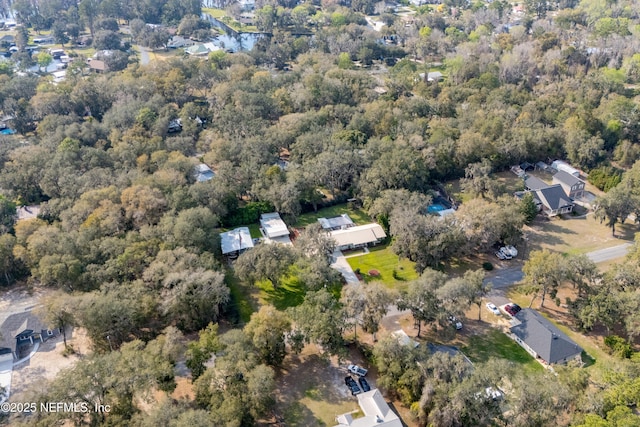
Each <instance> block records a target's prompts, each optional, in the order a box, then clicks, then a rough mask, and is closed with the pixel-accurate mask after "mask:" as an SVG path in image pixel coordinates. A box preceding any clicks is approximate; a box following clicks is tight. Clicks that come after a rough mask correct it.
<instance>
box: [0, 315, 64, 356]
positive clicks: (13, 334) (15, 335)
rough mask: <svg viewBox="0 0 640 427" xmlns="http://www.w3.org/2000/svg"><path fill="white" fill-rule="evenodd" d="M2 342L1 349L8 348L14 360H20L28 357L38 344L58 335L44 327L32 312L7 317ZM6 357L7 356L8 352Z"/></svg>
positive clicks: (2, 330) (0, 328)
mask: <svg viewBox="0 0 640 427" xmlns="http://www.w3.org/2000/svg"><path fill="white" fill-rule="evenodd" d="M0 332H1V333H2V341H0V348H2V349H4V348H8V349H9V351H10V353H11V355H12V357H13V359H14V360H18V359H20V358H22V357H24V356H25V355H27V354H28V353H29V352H30V351H31V350H32V348H33V346H34V345H35V344H36V343H42V342H45V341H46V340H48V339H49V338H51V337H54V336H56V335H57V332H58V331H57V330H56V331H53V330H51V329H48V328H47V327H45V326H44V325H43V323H42V322H41V321H40V319H39V318H38V317H37V316H36V315H35V314H33V313H32V312H30V311H26V312H22V313H16V314H12V315H11V316H9V317H7V318H6V319H5V321H4V322H3V323H2V325H1V326H0ZM2 351H3V352H4V357H2V360H4V359H5V358H8V356H6V350H2Z"/></svg>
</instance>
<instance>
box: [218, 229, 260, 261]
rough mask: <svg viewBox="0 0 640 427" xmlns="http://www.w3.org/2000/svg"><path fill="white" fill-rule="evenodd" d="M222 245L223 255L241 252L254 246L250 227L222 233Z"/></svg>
mask: <svg viewBox="0 0 640 427" xmlns="http://www.w3.org/2000/svg"><path fill="white" fill-rule="evenodd" d="M220 246H221V248H222V254H223V255H229V254H237V255H238V254H240V253H242V252H244V251H245V250H247V249H250V248H252V247H253V239H252V238H251V233H250V232H249V228H248V227H239V228H236V229H235V230H231V231H227V232H224V233H220Z"/></svg>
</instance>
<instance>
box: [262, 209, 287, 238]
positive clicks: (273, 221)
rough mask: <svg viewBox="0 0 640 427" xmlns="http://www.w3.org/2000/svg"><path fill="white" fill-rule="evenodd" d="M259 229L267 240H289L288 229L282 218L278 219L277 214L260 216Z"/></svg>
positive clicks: (278, 215)
mask: <svg viewBox="0 0 640 427" xmlns="http://www.w3.org/2000/svg"><path fill="white" fill-rule="evenodd" d="M260 229H261V231H262V234H264V236H265V237H266V238H267V239H272V240H273V239H276V238H279V237H287V239H288V238H289V228H288V227H287V224H285V223H284V221H283V220H282V218H280V214H279V213H278V212H271V213H266V214H262V215H260ZM289 242H290V241H289Z"/></svg>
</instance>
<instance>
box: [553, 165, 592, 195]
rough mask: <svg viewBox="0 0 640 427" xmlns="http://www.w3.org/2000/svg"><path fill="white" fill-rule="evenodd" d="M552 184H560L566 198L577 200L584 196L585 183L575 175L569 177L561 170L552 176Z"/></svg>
mask: <svg viewBox="0 0 640 427" xmlns="http://www.w3.org/2000/svg"><path fill="white" fill-rule="evenodd" d="M553 183H554V184H560V185H561V186H562V188H563V189H564V192H565V193H566V194H567V196H569V197H571V198H572V199H579V198H581V197H582V196H584V186H585V183H584V181H583V180H581V179H580V178H576V176H575V175H571V174H569V173H567V172H565V171H563V170H560V171H558V173H556V174H555V175H553Z"/></svg>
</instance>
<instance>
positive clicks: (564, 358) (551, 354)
mask: <svg viewBox="0 0 640 427" xmlns="http://www.w3.org/2000/svg"><path fill="white" fill-rule="evenodd" d="M514 323H515V325H514V326H512V327H511V337H512V338H513V339H514V340H515V341H516V342H517V343H518V344H520V346H521V347H522V348H524V349H525V350H527V352H528V353H529V354H531V355H532V356H533V357H535V358H536V359H537V360H538V361H539V362H541V363H542V364H543V365H553V364H565V363H567V362H569V361H570V360H578V361H580V360H581V355H582V348H581V347H580V346H579V345H578V344H576V343H575V342H573V341H572V340H571V338H569V337H568V336H567V335H565V334H564V333H563V332H562V331H561V330H560V329H558V328H557V327H555V326H554V325H553V324H552V323H551V322H549V321H548V320H547V319H545V318H544V317H543V316H542V315H541V314H540V313H538V312H537V311H535V310H532V309H530V308H525V309H523V310H522V311H520V312H519V313H518V314H516V317H515V319H514Z"/></svg>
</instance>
